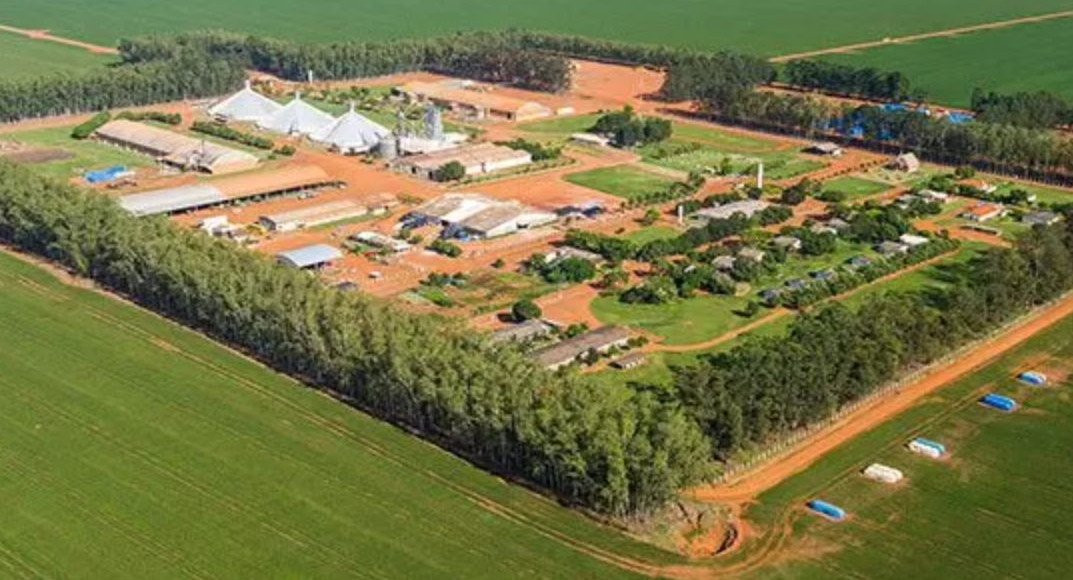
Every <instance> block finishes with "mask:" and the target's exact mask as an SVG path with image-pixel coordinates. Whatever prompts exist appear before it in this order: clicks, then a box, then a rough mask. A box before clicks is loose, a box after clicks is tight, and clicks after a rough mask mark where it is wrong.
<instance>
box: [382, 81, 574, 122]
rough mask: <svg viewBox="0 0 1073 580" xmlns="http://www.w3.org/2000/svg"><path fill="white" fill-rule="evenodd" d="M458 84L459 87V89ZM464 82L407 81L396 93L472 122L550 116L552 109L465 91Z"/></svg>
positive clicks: (525, 119)
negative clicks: (432, 105) (445, 109)
mask: <svg viewBox="0 0 1073 580" xmlns="http://www.w3.org/2000/svg"><path fill="white" fill-rule="evenodd" d="M460 85H461V86H460ZM465 86H466V83H464V82H463V83H458V82H452V81H446V82H440V83H427V82H411V83H406V84H405V85H402V86H400V87H398V88H397V89H396V90H397V91H398V92H400V93H402V94H404V95H406V96H407V97H409V98H411V99H413V100H416V101H419V102H431V103H435V104H436V105H439V106H441V107H445V108H447V109H450V110H452V111H454V112H456V113H457V114H459V115H461V116H464V117H468V118H473V119H478V120H480V119H488V118H493V119H502V120H506V121H531V120H534V119H543V118H545V117H550V116H552V114H553V113H552V110H551V109H549V108H548V107H545V106H544V105H541V104H540V103H536V102H533V101H523V100H521V99H515V98H512V97H505V96H502V95H493V94H490V93H487V92H483V91H482V90H480V89H477V88H465Z"/></svg>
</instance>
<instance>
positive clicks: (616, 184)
mask: <svg viewBox="0 0 1073 580" xmlns="http://www.w3.org/2000/svg"><path fill="white" fill-rule="evenodd" d="M564 179H566V180H567V181H569V182H570V183H573V184H574V185H580V186H582V187H588V188H589V189H595V190H596V191H602V192H604V193H609V194H611V195H616V196H618V197H621V198H623V199H633V198H635V197H638V196H641V195H644V194H647V193H652V192H654V191H662V190H664V189H667V187H668V186H670V185H671V184H672V183H674V180H673V179H671V178H670V177H666V176H663V175H657V174H656V173H653V172H651V171H645V170H644V169H640V168H638V167H634V166H632V165H615V166H612V167H600V168H598V169H592V170H589V171H582V172H580V173H570V174H568V175H566V176H565V177H564Z"/></svg>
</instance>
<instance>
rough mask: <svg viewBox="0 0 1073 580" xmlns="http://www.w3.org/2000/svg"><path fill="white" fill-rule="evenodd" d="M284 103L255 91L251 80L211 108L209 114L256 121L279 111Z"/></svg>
mask: <svg viewBox="0 0 1073 580" xmlns="http://www.w3.org/2000/svg"><path fill="white" fill-rule="evenodd" d="M282 108H283V105H281V104H279V103H277V102H275V101H273V100H272V99H270V98H268V97H266V96H264V95H262V94H260V93H258V92H257V91H254V90H253V88H252V87H251V85H250V81H249V80H247V81H246V86H245V88H243V89H242V90H241V91H239V92H237V93H235V94H233V95H231V96H230V97H227V98H226V99H224V100H222V101H220V102H219V103H216V104H215V105H213V106H212V107H211V108H209V114H210V115H212V116H213V117H220V118H223V119H227V120H229V121H249V122H256V121H260V120H261V119H265V118H268V117H270V116H271V115H273V114H275V113H277V112H278V111H279V110H280V109H282Z"/></svg>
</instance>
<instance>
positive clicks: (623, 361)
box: [611, 352, 648, 371]
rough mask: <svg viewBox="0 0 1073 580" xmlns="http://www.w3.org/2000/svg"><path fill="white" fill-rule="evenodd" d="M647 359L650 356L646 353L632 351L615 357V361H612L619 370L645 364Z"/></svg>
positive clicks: (612, 364)
mask: <svg viewBox="0 0 1073 580" xmlns="http://www.w3.org/2000/svg"><path fill="white" fill-rule="evenodd" d="M647 361H648V357H647V356H645V353H643V352H631V353H630V354H628V355H626V356H623V357H619V358H617V359H615V361H614V362H612V363H611V366H613V367H615V368H616V369H619V370H623V371H628V370H630V369H635V368H637V367H639V366H641V365H643V364H645V362H647Z"/></svg>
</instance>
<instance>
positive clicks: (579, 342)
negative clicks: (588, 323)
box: [533, 326, 630, 370]
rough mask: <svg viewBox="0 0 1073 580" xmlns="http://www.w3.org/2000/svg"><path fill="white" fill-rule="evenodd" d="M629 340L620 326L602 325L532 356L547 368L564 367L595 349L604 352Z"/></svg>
mask: <svg viewBox="0 0 1073 580" xmlns="http://www.w3.org/2000/svg"><path fill="white" fill-rule="evenodd" d="M629 340H630V333H629V331H627V330H626V329H625V328H622V327H620V326H602V327H600V328H597V329H596V330H591V331H589V332H586V333H585V334H580V335H578V336H575V337H574V338H568V339H566V340H564V341H562V342H560V343H559V344H555V345H552V346H549V347H547V348H542V349H540V350H538V351H536V352H535V353H533V356H534V357H535V358H536V361H537V362H538V363H540V364H542V365H544V366H545V367H546V368H548V369H552V370H554V369H557V368H560V367H564V366H566V365H568V364H570V363H572V362H574V361H576V360H577V359H578V357H580V356H581V355H583V354H585V353H587V352H589V351H590V350H595V351H596V352H606V351H607V350H609V349H610V348H612V347H615V346H625V345H626V343H627V342H629Z"/></svg>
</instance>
